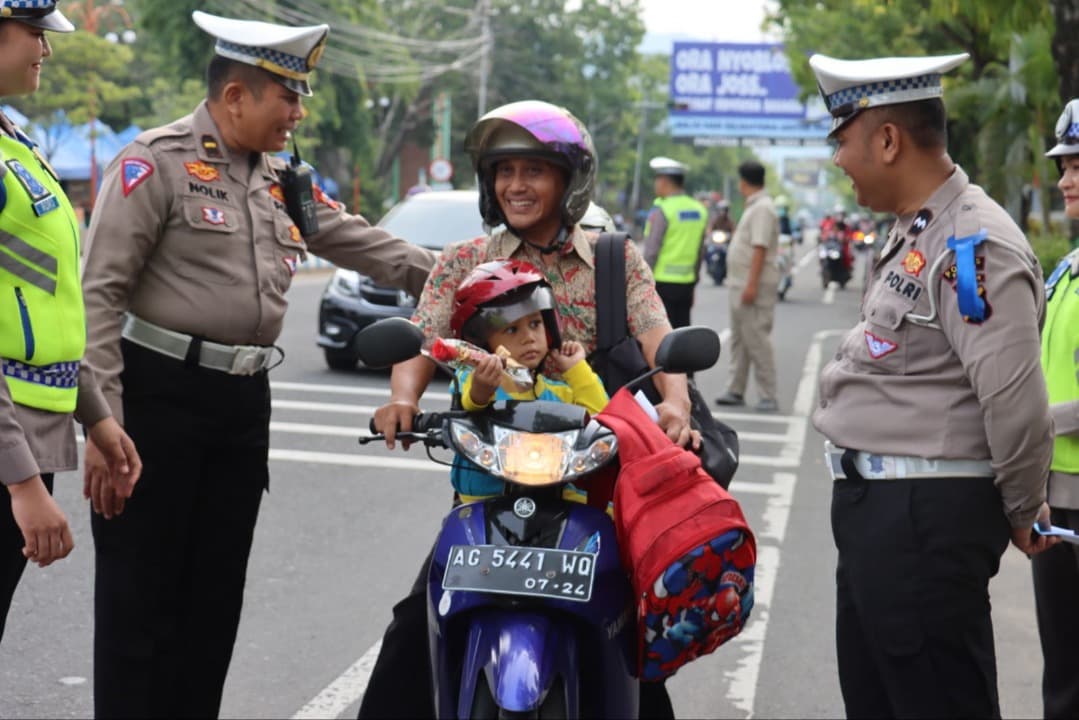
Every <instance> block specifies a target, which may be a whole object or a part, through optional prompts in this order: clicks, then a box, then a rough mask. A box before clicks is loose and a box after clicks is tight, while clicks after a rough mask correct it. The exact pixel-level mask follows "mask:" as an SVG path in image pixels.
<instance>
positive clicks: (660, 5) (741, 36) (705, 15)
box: [641, 0, 769, 52]
mask: <svg viewBox="0 0 1079 720" xmlns="http://www.w3.org/2000/svg"><path fill="white" fill-rule="evenodd" d="M767 2H768V0H641V7H642V8H643V9H644V25H645V32H646V35H645V41H644V43H642V50H644V51H646V52H663V51H665V50H666V51H669V49H670V42H671V40H672V39H675V38H677V39H680V40H691V39H695V40H715V41H724V42H748V43H752V42H764V41H767V40H769V38H767V37H765V35H764V34H763V33H762V32H761V30H760V25H761V21H762V20H763V19H764V8H765V4H766V3H767Z"/></svg>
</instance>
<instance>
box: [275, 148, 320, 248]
mask: <svg viewBox="0 0 1079 720" xmlns="http://www.w3.org/2000/svg"><path fill="white" fill-rule="evenodd" d="M313 182H314V178H313V177H312V174H311V168H310V167H309V166H307V165H303V164H302V161H301V160H300V149H299V148H298V147H297V146H296V138H293V139H292V158H291V159H290V160H289V164H288V167H286V168H285V169H284V170H283V171H281V191H282V192H283V193H284V195H285V207H286V208H288V214H289V217H290V218H292V222H294V223H296V227H297V228H298V229H299V230H300V234H301V235H303V236H304V237H310V236H312V235H314V234H315V233H317V232H318V216H317V215H316V213H315V193H314V190H313V189H312V184H313Z"/></svg>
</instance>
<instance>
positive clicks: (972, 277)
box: [948, 228, 989, 322]
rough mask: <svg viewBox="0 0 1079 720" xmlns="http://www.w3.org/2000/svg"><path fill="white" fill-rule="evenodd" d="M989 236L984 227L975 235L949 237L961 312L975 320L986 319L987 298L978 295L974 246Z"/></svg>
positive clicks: (967, 317)
mask: <svg viewBox="0 0 1079 720" xmlns="http://www.w3.org/2000/svg"><path fill="white" fill-rule="evenodd" d="M987 237H989V231H988V230H986V229H985V228H982V229H981V230H979V231H978V232H976V233H974V234H973V235H967V236H966V237H961V238H958V239H956V237H955V235H952V236H951V237H950V238H948V248H949V249H950V250H954V251H955V281H956V282H955V292H956V295H957V296H958V298H959V312H960V313H961V314H962V315H963V317H964V318H966V319H969V320H973V321H974V322H981V321H982V320H985V300H983V299H982V298H981V296H980V295H978V270H977V268H976V267H975V265H974V248H976V247H978V246H979V245H981V244H982V243H983V242H985V239H986V238H987Z"/></svg>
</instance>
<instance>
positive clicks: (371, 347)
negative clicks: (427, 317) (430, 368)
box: [356, 317, 423, 368]
mask: <svg viewBox="0 0 1079 720" xmlns="http://www.w3.org/2000/svg"><path fill="white" fill-rule="evenodd" d="M356 346H357V348H358V349H359V351H360V361H361V362H362V363H363V364H364V365H366V366H367V367H369V368H385V367H389V366H390V365H395V364H397V363H399V362H404V361H405V360H410V359H412V358H414V357H416V356H417V355H419V354H420V348H422V347H423V331H422V330H420V329H419V328H418V327H416V326H415V325H414V324H412V323H411V322H409V321H408V320H406V319H404V318H401V317H395V318H386V319H385V320H379V321H378V322H376V323H372V324H371V325H368V326H367V327H365V328H364V329H363V330H361V331H360V334H359V335H357V336H356Z"/></svg>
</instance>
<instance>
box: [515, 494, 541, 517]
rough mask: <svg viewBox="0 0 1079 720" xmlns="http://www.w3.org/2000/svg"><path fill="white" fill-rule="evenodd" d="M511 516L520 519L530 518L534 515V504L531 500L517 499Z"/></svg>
mask: <svg viewBox="0 0 1079 720" xmlns="http://www.w3.org/2000/svg"><path fill="white" fill-rule="evenodd" d="M513 514H514V515H516V516H517V517H519V518H521V519H525V518H530V517H532V516H533V515H535V514H536V503H535V502H534V501H533V500H532V498H526V497H523V498H517V502H515V503H513Z"/></svg>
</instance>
